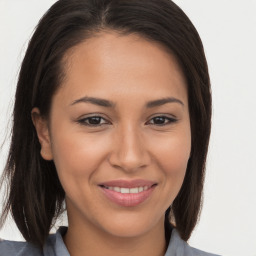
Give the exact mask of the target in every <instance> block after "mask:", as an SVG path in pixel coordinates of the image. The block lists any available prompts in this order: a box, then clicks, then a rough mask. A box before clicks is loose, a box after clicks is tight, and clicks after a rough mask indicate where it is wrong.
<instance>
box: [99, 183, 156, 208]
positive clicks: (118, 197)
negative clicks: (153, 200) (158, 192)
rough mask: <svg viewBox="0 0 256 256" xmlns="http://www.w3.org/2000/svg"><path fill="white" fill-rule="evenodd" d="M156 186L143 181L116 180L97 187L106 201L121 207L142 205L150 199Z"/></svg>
mask: <svg viewBox="0 0 256 256" xmlns="http://www.w3.org/2000/svg"><path fill="white" fill-rule="evenodd" d="M156 186H157V184H156V183H154V182H150V181H145V180H133V181H124V180H116V181H110V182H106V183H103V184H100V185H99V187H100V188H101V191H102V192H103V194H104V195H105V196H106V198H107V199H108V200H110V201H112V202H114V203H115V204H117V205H119V206H123V207H132V206H137V205H140V204H142V203H143V202H144V201H146V200H147V199H149V198H150V196H151V195H152V193H153V191H154V189H155V187H156Z"/></svg>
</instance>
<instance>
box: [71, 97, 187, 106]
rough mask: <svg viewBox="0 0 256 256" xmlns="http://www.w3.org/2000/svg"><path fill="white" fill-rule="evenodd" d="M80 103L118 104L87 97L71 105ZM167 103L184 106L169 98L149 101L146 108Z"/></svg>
mask: <svg viewBox="0 0 256 256" xmlns="http://www.w3.org/2000/svg"><path fill="white" fill-rule="evenodd" d="M78 103H92V104H94V105H98V106H102V107H107V108H115V107H116V104H115V103H114V102H113V101H110V100H106V99H101V98H95V97H87V96H86V97H82V98H80V99H77V100H75V101H73V102H72V103H71V104H70V105H71V106H73V105H75V104H78ZM167 103H178V104H181V105H182V106H184V103H183V102H182V101H181V100H179V99H177V98H174V97H167V98H162V99H157V100H152V101H148V102H147V103H146V105H145V106H146V108H154V107H158V106H162V105H164V104H167Z"/></svg>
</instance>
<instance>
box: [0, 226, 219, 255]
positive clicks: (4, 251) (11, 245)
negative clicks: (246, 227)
mask: <svg viewBox="0 0 256 256" xmlns="http://www.w3.org/2000/svg"><path fill="white" fill-rule="evenodd" d="M66 230H67V227H60V228H59V229H58V231H57V232H56V234H51V235H49V237H48V238H47V241H46V243H45V245H44V248H43V252H42V251H40V250H39V249H38V248H37V247H35V246H34V245H32V244H30V243H27V242H15V241H7V240H2V241H0V256H30V255H31V256H70V254H69V252H68V250H67V248H66V246H65V244H64V242H63V239H62V235H63V234H65V232H66ZM165 256H218V255H215V254H210V253H206V252H203V251H200V250H197V249H195V248H193V247H190V246H189V245H188V244H187V243H186V242H185V241H183V240H182V239H181V238H180V236H179V234H178V232H177V230H176V229H173V230H172V234H171V239H170V242H169V245H168V248H167V251H166V253H165Z"/></svg>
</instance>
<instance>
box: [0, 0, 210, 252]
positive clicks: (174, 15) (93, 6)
mask: <svg viewBox="0 0 256 256" xmlns="http://www.w3.org/2000/svg"><path fill="white" fill-rule="evenodd" d="M105 30H112V31H115V32H117V33H120V34H122V35H129V34H131V33H135V34H138V35H140V36H141V37H144V38H145V39H147V40H150V41H155V42H158V43H160V44H162V45H163V46H164V47H165V48H166V49H167V50H170V52H172V54H173V55H174V56H175V57H176V58H177V60H178V61H179V63H180V65H181V67H182V69H183V72H184V75H185V77H186V79H187V85H188V97H189V113H190V122H191V134H192V149H191V156H190V159H189V162H188V166H187V171H186V175H185V179H184V182H183V185H182V187H181V189H180V192H179V194H178V196H177V197H176V199H175V200H174V202H173V204H172V206H171V207H170V208H168V210H167V211H166V223H167V222H169V221H170V222H171V223H172V224H173V225H174V226H175V227H176V228H177V230H178V232H179V233H180V235H181V237H182V239H184V240H185V241H186V240H188V238H189V237H190V235H191V232H192V230H193V229H194V227H195V225H196V223H197V220H198V216H199V213H200V209H201V201H202V190H203V183H204V172H205V161H206V156H207V150H208V143H209V136H210V129H211V92H210V79H209V74H208V67H207V62H206V58H205V54H204V50H203V45H202V42H201V40H200V37H199V35H198V33H197V31H196V29H195V27H194V26H193V24H192V23H191V21H190V20H189V18H188V17H187V16H186V15H185V14H184V12H183V11H182V10H181V9H180V8H179V7H178V6H177V5H176V4H174V3H173V2H172V1H170V0H72V1H70V0H60V1H57V2H56V3H55V4H54V5H53V6H52V7H51V8H50V9H49V10H48V11H47V12H46V13H45V15H44V16H43V17H42V19H41V20H40V22H39V24H38V25H37V27H36V30H35V32H34V34H33V36H32V38H31V40H30V42H29V45H28V48H27V51H26V54H25V57H24V60H23V62H22V66H21V70H20V73H19V79H18V84H17V90H16V96H15V105H14V111H13V129H12V139H11V146H10V151H9V155H8V160H7V164H6V167H5V170H4V173H3V177H2V179H5V178H6V180H7V181H8V182H9V183H8V190H9V191H8V197H6V201H5V204H4V208H3V213H2V217H1V221H2V223H3V222H4V221H5V219H6V216H7V214H8V212H11V214H12V216H13V218H14V221H15V222H16V224H17V226H18V228H19V230H20V232H21V233H22V235H23V236H24V238H25V239H26V240H27V241H29V242H32V243H34V244H36V245H39V246H40V247H41V248H42V246H43V244H44V242H45V239H46V237H47V236H48V234H49V230H50V228H51V227H52V225H53V224H54V221H55V220H56V218H57V217H58V216H59V214H60V213H61V211H62V206H63V202H64V198H65V192H64V190H63V188H62V186H61V184H60V181H59V179H58V176H57V172H56V169H55V165H54V163H53V161H45V160H44V159H42V157H41V156H40V144H39V141H38V138H37V135H36V131H35V128H34V126H33V123H32V120H31V110H32V108H33V107H38V108H39V109H40V112H41V114H42V115H43V116H45V117H47V116H48V113H49V110H50V108H51V99H52V96H53V94H54V93H55V92H56V90H57V89H58V87H59V85H60V84H61V81H62V79H63V77H64V75H65V74H64V73H63V57H64V55H65V53H66V52H67V51H68V50H69V49H70V48H71V47H73V46H75V45H77V44H78V43H80V42H82V41H84V40H86V39H87V38H90V37H92V36H94V35H96V34H97V32H101V31H105Z"/></svg>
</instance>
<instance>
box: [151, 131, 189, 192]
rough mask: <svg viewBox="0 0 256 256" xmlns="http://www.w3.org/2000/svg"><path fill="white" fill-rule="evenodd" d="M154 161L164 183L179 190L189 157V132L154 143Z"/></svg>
mask: <svg viewBox="0 0 256 256" xmlns="http://www.w3.org/2000/svg"><path fill="white" fill-rule="evenodd" d="M155 145H157V146H155V147H154V149H155V151H154V152H155V159H156V161H157V165H158V166H159V169H160V170H162V172H163V174H164V177H165V182H166V184H167V183H168V186H170V183H171V187H172V188H173V189H179V188H180V187H181V185H182V182H183V179H184V177H185V173H186V169H187V163H188V160H189V157H190V150H191V137H190V132H187V133H184V134H180V135H178V134H176V135H175V134H172V135H171V136H169V137H168V136H166V138H165V139H163V140H161V141H158V143H155Z"/></svg>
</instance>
